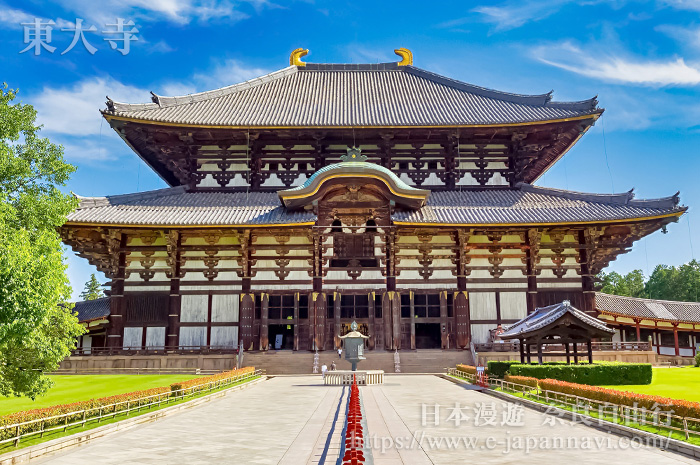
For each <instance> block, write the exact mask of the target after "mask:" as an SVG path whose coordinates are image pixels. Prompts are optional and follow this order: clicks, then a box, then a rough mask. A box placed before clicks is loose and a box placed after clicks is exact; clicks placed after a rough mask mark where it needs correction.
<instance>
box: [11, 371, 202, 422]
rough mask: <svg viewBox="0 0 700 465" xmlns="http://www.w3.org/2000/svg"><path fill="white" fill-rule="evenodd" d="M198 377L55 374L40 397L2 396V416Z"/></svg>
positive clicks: (166, 384) (196, 376)
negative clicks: (49, 387)
mask: <svg viewBox="0 0 700 465" xmlns="http://www.w3.org/2000/svg"><path fill="white" fill-rule="evenodd" d="M198 377H201V375H53V376H49V378H51V379H52V380H53V381H54V383H55V384H54V386H53V387H52V388H51V389H49V391H48V392H47V393H46V395H44V396H41V397H37V398H36V400H31V399H29V398H26V397H1V396H0V415H5V414H8V413H12V412H19V411H22V410H30V409H34V408H41V407H50V406H51V405H58V404H69V403H71V402H77V401H80V400H89V399H92V398H96V397H107V396H112V395H115V394H124V393H126V392H132V391H141V390H144V389H150V388H154V387H159V386H168V385H170V384H171V383H174V382H176V381H183V380H186V379H192V378H198Z"/></svg>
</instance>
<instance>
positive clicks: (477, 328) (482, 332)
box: [471, 324, 495, 344]
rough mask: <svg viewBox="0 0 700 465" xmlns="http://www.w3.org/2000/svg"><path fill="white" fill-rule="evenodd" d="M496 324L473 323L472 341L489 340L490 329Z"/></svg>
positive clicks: (483, 341)
mask: <svg viewBox="0 0 700 465" xmlns="http://www.w3.org/2000/svg"><path fill="white" fill-rule="evenodd" d="M494 328H495V325H482V324H477V325H471V330H472V341H474V343H475V344H484V343H486V342H489V330H490V329H494Z"/></svg>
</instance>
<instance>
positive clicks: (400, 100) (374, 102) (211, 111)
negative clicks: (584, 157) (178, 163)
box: [104, 63, 601, 127]
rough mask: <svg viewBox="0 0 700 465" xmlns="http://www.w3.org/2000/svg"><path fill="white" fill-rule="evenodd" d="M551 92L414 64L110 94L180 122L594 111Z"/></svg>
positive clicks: (504, 117)
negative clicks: (135, 95)
mask: <svg viewBox="0 0 700 465" xmlns="http://www.w3.org/2000/svg"><path fill="white" fill-rule="evenodd" d="M551 97H552V95H551V92H550V93H547V94H542V95H517V94H510V93H506V92H499V91H495V90H491V89H486V88H483V87H479V86H475V85H471V84H467V83H464V82H460V81H456V80H454V79H450V78H447V77H444V76H440V75H438V74H434V73H431V72H429V71H425V70H422V69H420V68H415V67H413V66H398V65H397V64H396V63H383V64H376V65H333V64H307V66H306V67H303V68H298V67H296V66H290V67H288V68H285V69H282V70H279V71H275V72H273V73H270V74H267V75H265V76H262V77H259V78H256V79H252V80H250V81H246V82H243V83H240V84H236V85H232V86H229V87H224V88H221V89H217V90H212V91H207V92H202V93H198V94H191V95H187V96H183V97H161V96H157V95H155V94H153V98H152V100H153V102H154V103H146V104H124V103H116V102H112V101H111V100H108V102H107V109H106V110H105V112H104V113H105V114H106V115H108V116H117V117H126V118H134V119H139V120H146V121H156V122H166V123H174V124H192V125H214V126H236V127H279V126H285V127H351V126H353V127H358V126H370V127H372V126H454V125H472V124H473V125H482V124H484V125H485V124H504V123H505V124H507V123H520V122H533V121H549V120H554V119H564V118H575V117H579V116H586V115H594V114H597V113H599V112H600V111H601V110H599V109H598V108H597V101H596V99H595V98H593V99H590V100H585V101H581V102H553V101H551Z"/></svg>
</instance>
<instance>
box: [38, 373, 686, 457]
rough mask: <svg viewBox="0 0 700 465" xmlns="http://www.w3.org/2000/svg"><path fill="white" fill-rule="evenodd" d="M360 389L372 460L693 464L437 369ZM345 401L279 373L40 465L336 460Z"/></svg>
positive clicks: (340, 392)
mask: <svg viewBox="0 0 700 465" xmlns="http://www.w3.org/2000/svg"><path fill="white" fill-rule="evenodd" d="M360 391H361V396H362V401H363V405H364V408H365V415H366V419H367V423H368V429H369V432H368V436H366V439H367V440H369V441H370V444H371V445H372V448H373V456H374V463H375V464H376V465H398V464H411V465H422V464H445V465H446V464H458V463H459V464H463V463H465V462H472V463H480V464H488V463H493V464H496V463H498V464H509V463H517V464H519V465H520V464H528V463H535V462H540V463H557V462H559V463H562V464H564V465H568V464H567V461H568V462H569V463H573V462H574V461H579V462H582V461H585V463H586V464H587V465H588V464H606V465H607V464H610V463H634V464H635V465H644V464H653V465H666V464H678V463H696V462H694V461H693V460H691V459H689V458H688V459H686V458H684V457H682V456H679V455H675V454H672V453H667V452H662V451H660V450H658V449H654V448H647V447H641V448H636V447H629V442H626V441H625V440H624V439H622V440H621V439H620V438H618V437H617V436H614V435H608V434H605V433H602V432H599V431H597V430H594V429H592V428H589V427H587V426H585V425H572V424H570V423H566V422H564V423H560V422H557V423H556V425H554V426H550V425H548V424H547V423H548V422H550V421H551V420H553V418H552V417H551V416H547V415H544V414H542V413H539V412H534V411H531V410H528V409H522V410H521V409H517V408H514V407H513V405H514V404H504V403H503V402H502V401H499V400H498V399H495V398H493V397H490V396H487V395H485V394H482V393H479V392H476V391H474V390H468V389H465V387H463V386H460V385H456V384H453V383H451V382H449V381H447V380H444V379H440V378H438V377H435V376H387V377H386V383H385V384H384V385H383V386H370V387H362V388H361V389H360ZM347 399H348V389H347V388H342V387H338V386H323V385H321V384H320V377H308V376H307V377H283V378H273V379H271V380H268V381H265V382H263V383H261V384H259V385H257V386H254V387H252V388H249V389H245V390H242V391H240V392H236V393H231V394H229V395H228V396H226V397H223V398H220V399H217V400H214V401H212V402H210V403H207V404H205V405H202V406H200V407H197V408H194V409H192V410H187V411H184V412H182V413H179V414H176V415H173V416H171V417H166V418H164V419H161V420H158V421H157V422H154V423H150V424H146V425H141V426H138V427H136V428H134V429H132V430H128V431H125V432H122V433H117V434H114V435H112V436H109V437H106V438H103V439H98V440H96V441H94V442H92V443H89V444H87V445H85V446H80V447H77V448H74V449H69V450H67V451H64V452H59V453H57V454H55V455H53V456H48V457H45V458H43V459H40V460H38V461H35V463H50V464H54V465H69V464H70V465H81V464H95V463H99V464H106V465H109V464H188V465H189V464H294V465H300V464H328V465H330V464H335V463H336V460H337V457H338V453H339V446H340V441H341V436H340V435H341V432H342V428H343V423H344V420H345V418H344V416H345V407H346V405H347ZM457 404H459V405H457ZM457 407H459V408H457ZM475 408H476V410H474V409H475ZM477 411H478V412H479V413H478V415H479V419H478V420H475V418H476V416H477ZM458 413H461V414H460V415H458ZM504 415H505V416H504ZM475 421H478V422H480V423H484V422H486V423H493V424H486V425H482V426H475ZM436 423H437V424H436ZM455 441H457V442H458V444H456V443H455ZM438 442H440V444H439V445H438ZM526 448H527V449H528V450H526ZM33 462H34V461H33Z"/></svg>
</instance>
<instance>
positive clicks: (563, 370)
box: [510, 363, 652, 386]
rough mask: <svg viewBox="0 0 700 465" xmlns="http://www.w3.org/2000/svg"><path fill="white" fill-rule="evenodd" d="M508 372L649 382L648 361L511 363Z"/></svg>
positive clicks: (595, 382) (601, 382) (540, 376)
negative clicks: (577, 363)
mask: <svg viewBox="0 0 700 465" xmlns="http://www.w3.org/2000/svg"><path fill="white" fill-rule="evenodd" d="M510 374H512V375H515V376H528V377H532V378H538V379H557V380H560V381H567V382H570V383H579V384H588V385H592V386H601V385H607V384H617V385H625V384H651V377H652V370H651V364H649V363H594V364H593V365H588V364H586V365H519V364H518V365H515V364H514V365H511V366H510Z"/></svg>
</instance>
